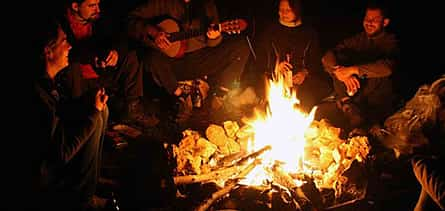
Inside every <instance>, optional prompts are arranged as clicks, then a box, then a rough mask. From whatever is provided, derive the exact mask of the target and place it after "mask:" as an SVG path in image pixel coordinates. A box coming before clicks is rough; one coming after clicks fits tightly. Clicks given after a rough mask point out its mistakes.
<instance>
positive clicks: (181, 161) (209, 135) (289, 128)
mask: <svg viewBox="0 0 445 211" xmlns="http://www.w3.org/2000/svg"><path fill="white" fill-rule="evenodd" d="M285 84H286V83H285V77H284V75H281V74H275V75H274V77H273V78H272V79H271V80H269V81H268V86H267V87H268V92H267V93H268V95H267V96H268V99H267V106H265V109H263V110H259V109H258V110H256V111H255V115H254V117H253V118H249V119H247V118H246V119H244V121H243V122H242V123H240V124H241V126H240V124H239V123H238V122H236V121H225V122H224V123H223V124H222V125H216V124H211V125H209V127H208V128H207V129H206V130H205V135H203V134H200V132H198V131H194V130H191V129H188V130H185V131H184V132H183V139H182V140H181V142H180V143H179V144H178V145H177V146H176V145H173V152H174V156H175V158H176V162H177V167H176V176H175V178H174V180H175V183H176V184H177V185H187V184H191V183H200V184H206V183H214V184H217V186H218V189H217V190H216V191H215V192H214V193H213V194H212V195H211V196H209V198H207V199H205V200H203V202H201V203H200V204H198V205H197V206H196V208H195V210H207V209H208V208H209V207H210V206H212V205H213V204H215V202H216V201H218V200H219V199H221V198H223V197H224V196H227V195H228V194H229V193H231V192H232V195H236V193H234V191H235V190H241V189H243V188H250V189H256V190H259V191H260V192H262V193H264V192H265V190H267V191H266V192H268V193H269V194H268V195H269V196H273V195H274V193H279V195H280V198H281V200H282V201H284V202H283V203H284V204H287V207H289V208H291V209H293V210H299V209H300V210H301V209H302V207H303V206H304V205H305V204H306V203H314V197H313V195H314V193H315V195H317V194H318V196H316V197H315V198H318V200H315V201H317V203H318V204H317V205H316V207H324V208H325V207H327V206H332V205H334V204H335V203H338V202H340V200H339V199H340V198H341V197H342V196H343V195H345V193H350V194H351V193H352V194H355V195H354V196H353V197H359V195H360V196H364V193H363V191H362V192H360V191H359V190H358V189H357V188H355V189H354V186H353V185H352V186H351V182H350V181H348V177H347V176H345V175H344V173H345V172H346V171H347V170H348V169H350V168H351V166H352V165H353V163H354V162H355V161H357V162H355V163H360V162H363V161H364V160H365V159H366V157H367V155H368V153H369V151H370V145H369V143H368V139H367V137H364V136H355V137H350V138H347V139H346V140H345V139H342V138H340V132H341V129H340V128H336V127H333V126H332V125H330V124H329V122H328V121H326V120H321V121H316V120H314V114H315V112H316V109H317V108H316V107H314V108H313V109H312V111H311V112H310V113H309V114H307V113H304V112H302V111H301V110H300V109H299V107H298V105H299V100H298V99H297V98H296V93H295V92H293V91H292V90H291V89H290V88H289V87H286V85H285ZM306 186H310V187H313V188H312V190H313V191H312V193H309V192H308V191H307V188H305V187H306ZM351 189H354V190H351ZM326 192H329V193H332V195H333V196H332V197H331V198H333V200H332V201H331V202H328V201H326V200H325V199H323V198H322V197H321V196H322V195H323V193H326ZM238 193H240V191H238ZM275 195H276V194H275ZM239 197H241V196H239ZM256 198H257V199H258V197H256ZM266 198H267V197H266ZM272 198H273V197H272ZM272 198H271V197H269V202H264V201H263V202H264V203H265V204H267V205H266V206H268V207H269V208H272V206H273V205H272V204H274V203H273V201H274V200H273V199H272ZM266 201H267V200H266ZM333 201H334V202H333ZM276 206H277V205H276Z"/></svg>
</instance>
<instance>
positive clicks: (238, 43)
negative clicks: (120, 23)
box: [129, 0, 249, 120]
mask: <svg viewBox="0 0 445 211" xmlns="http://www.w3.org/2000/svg"><path fill="white" fill-rule="evenodd" d="M219 21H220V20H219V17H218V13H217V8H216V5H215V4H214V2H213V1H212V0H196V1H195V0H193V1H187V0H186V1H183V0H153V1H151V0H150V1H146V2H145V3H143V4H141V5H139V6H138V7H137V8H136V9H135V10H133V11H131V12H130V14H129V35H130V37H132V38H133V39H134V40H136V41H137V42H138V43H140V44H141V45H142V46H144V47H147V48H148V49H153V50H150V51H147V59H146V60H145V61H148V66H149V68H148V70H149V71H151V75H152V76H153V79H154V81H155V82H156V83H157V84H158V85H159V86H160V87H162V88H164V89H165V90H166V91H167V92H168V93H169V94H170V95H171V96H173V97H180V96H181V95H182V94H184V92H186V91H187V90H184V89H183V88H181V87H183V86H182V85H181V84H184V83H183V82H185V81H199V83H198V86H199V87H200V91H201V92H202V93H201V94H202V95H203V97H204V98H205V97H206V96H207V93H206V89H207V90H208V86H206V84H207V83H205V81H204V80H205V79H206V78H207V79H208V84H210V90H211V92H218V91H220V89H223V90H226V91H227V90H228V89H231V88H232V87H233V85H234V83H235V82H237V80H239V78H240V76H241V73H242V71H243V69H244V66H245V63H246V62H247V58H248V54H249V52H248V51H249V49H248V46H247V43H246V42H245V40H244V39H242V37H237V36H236V35H234V36H233V37H230V38H224V39H225V41H223V37H224V36H222V33H221V30H218V29H216V28H213V27H211V26H218V25H217V24H218V23H219ZM240 24H243V23H240ZM236 26H238V25H236V24H235V27H236ZM240 27H241V28H240V29H239V30H242V27H243V26H240ZM179 29H182V30H181V31H180V32H185V34H183V35H185V36H184V37H179V38H178V37H176V36H175V34H171V33H170V32H177V31H179ZM202 29H203V30H202ZM236 30H238V29H236ZM192 31H194V32H193V33H191V32H192ZM187 32H190V33H187ZM178 99H179V98H178ZM178 120H184V119H182V118H179V119H178Z"/></svg>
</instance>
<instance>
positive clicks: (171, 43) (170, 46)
mask: <svg viewBox="0 0 445 211" xmlns="http://www.w3.org/2000/svg"><path fill="white" fill-rule="evenodd" d="M157 26H158V28H159V29H160V31H159V32H157V33H156V35H155V36H154V37H155V38H154V41H155V44H156V47H157V48H158V49H159V50H160V51H161V52H163V53H164V54H165V55H167V56H169V57H173V58H180V57H182V56H183V55H184V53H185V50H186V41H187V40H188V39H191V38H194V37H198V36H201V35H204V34H206V35H207V38H209V39H216V38H218V37H219V36H221V33H222V32H225V33H227V34H239V33H241V32H242V31H244V30H245V29H246V28H247V22H246V21H245V20H243V19H236V20H230V21H224V22H222V23H220V24H215V25H212V26H211V27H209V28H208V29H206V30H202V29H194V30H187V31H184V30H181V29H180V26H179V24H178V23H177V22H176V21H175V20H173V19H165V20H163V21H161V22H160V23H159V24H158V25H157Z"/></svg>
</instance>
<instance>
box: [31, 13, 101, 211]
mask: <svg viewBox="0 0 445 211" xmlns="http://www.w3.org/2000/svg"><path fill="white" fill-rule="evenodd" d="M46 25H47V27H46V28H40V30H44V31H43V33H42V36H39V38H38V42H37V43H36V45H38V47H39V50H40V55H39V56H40V60H41V61H40V66H39V67H38V69H36V70H35V71H38V72H36V75H37V77H36V78H35V80H34V95H33V98H32V99H33V104H32V105H33V106H32V108H33V109H35V110H34V111H33V113H34V114H35V115H36V118H35V119H34V118H33V119H32V120H35V121H36V122H34V123H35V124H33V127H36V128H35V131H37V133H36V134H35V136H34V137H36V138H35V139H31V140H29V141H30V142H29V143H27V144H28V147H31V146H33V152H32V153H30V154H31V156H32V157H30V158H29V159H31V160H32V162H33V168H32V169H33V172H34V173H33V174H32V175H33V180H34V181H35V184H34V185H35V186H34V187H35V189H34V190H33V191H34V192H35V195H34V196H33V197H35V198H38V200H37V201H38V203H42V204H43V207H41V206H40V205H37V204H32V203H30V204H27V205H25V206H34V207H32V208H33V209H37V208H40V209H41V210H70V209H72V210H82V209H86V208H98V207H104V206H105V199H102V198H100V197H97V196H96V195H95V191H96V184H97V181H98V178H99V172H100V163H101V154H102V145H103V138H104V132H105V128H106V125H107V120H108V108H107V104H106V103H107V100H108V95H107V94H106V93H105V91H104V89H99V90H97V91H96V92H95V95H94V96H93V97H92V98H85V99H86V101H69V100H68V99H67V98H66V97H65V95H64V94H63V91H62V90H60V87H59V86H58V84H59V83H60V81H59V80H58V77H57V76H58V75H59V73H60V71H61V70H62V69H63V68H65V67H66V66H67V65H68V54H69V52H70V49H71V44H70V43H69V42H68V41H67V37H66V34H65V32H64V31H63V30H62V27H61V26H60V24H58V23H57V22H55V21H54V22H46ZM26 156H30V155H29V154H27V155H26ZM99 199H100V200H99ZM98 202H100V203H98ZM29 208H31V207H29ZM40 209H39V210H40Z"/></svg>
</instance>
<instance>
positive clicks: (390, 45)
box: [322, 4, 399, 128]
mask: <svg viewBox="0 0 445 211" xmlns="http://www.w3.org/2000/svg"><path fill="white" fill-rule="evenodd" d="M389 22H390V19H389V17H388V16H387V14H386V12H385V10H384V9H383V8H382V7H380V6H378V5H373V4H369V5H368V6H367V7H366V15H365V17H364V19H363V28H364V32H361V33H359V34H357V35H355V36H353V37H351V38H348V39H345V40H343V41H342V42H341V43H339V44H338V45H337V46H336V47H335V48H333V49H331V50H328V51H327V52H326V54H325V55H324V56H323V58H322V63H323V66H324V69H325V70H326V71H327V72H328V73H329V74H330V75H331V77H332V79H333V81H334V90H335V94H336V97H337V102H338V107H339V108H340V109H341V110H342V111H343V112H344V113H345V116H346V117H348V118H349V120H350V124H351V127H352V128H355V127H360V126H364V125H363V123H364V121H363V120H365V119H366V120H367V121H369V122H368V123H369V124H374V123H378V122H380V121H382V120H384V119H385V117H386V116H387V115H389V114H390V113H391V112H393V109H394V101H395V100H394V99H395V95H394V92H393V85H392V80H391V76H392V75H394V71H395V70H396V66H397V63H398V55H399V47H398V41H397V39H396V37H395V36H394V35H393V34H391V33H389V32H387V31H385V27H387V26H388V24H389Z"/></svg>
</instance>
